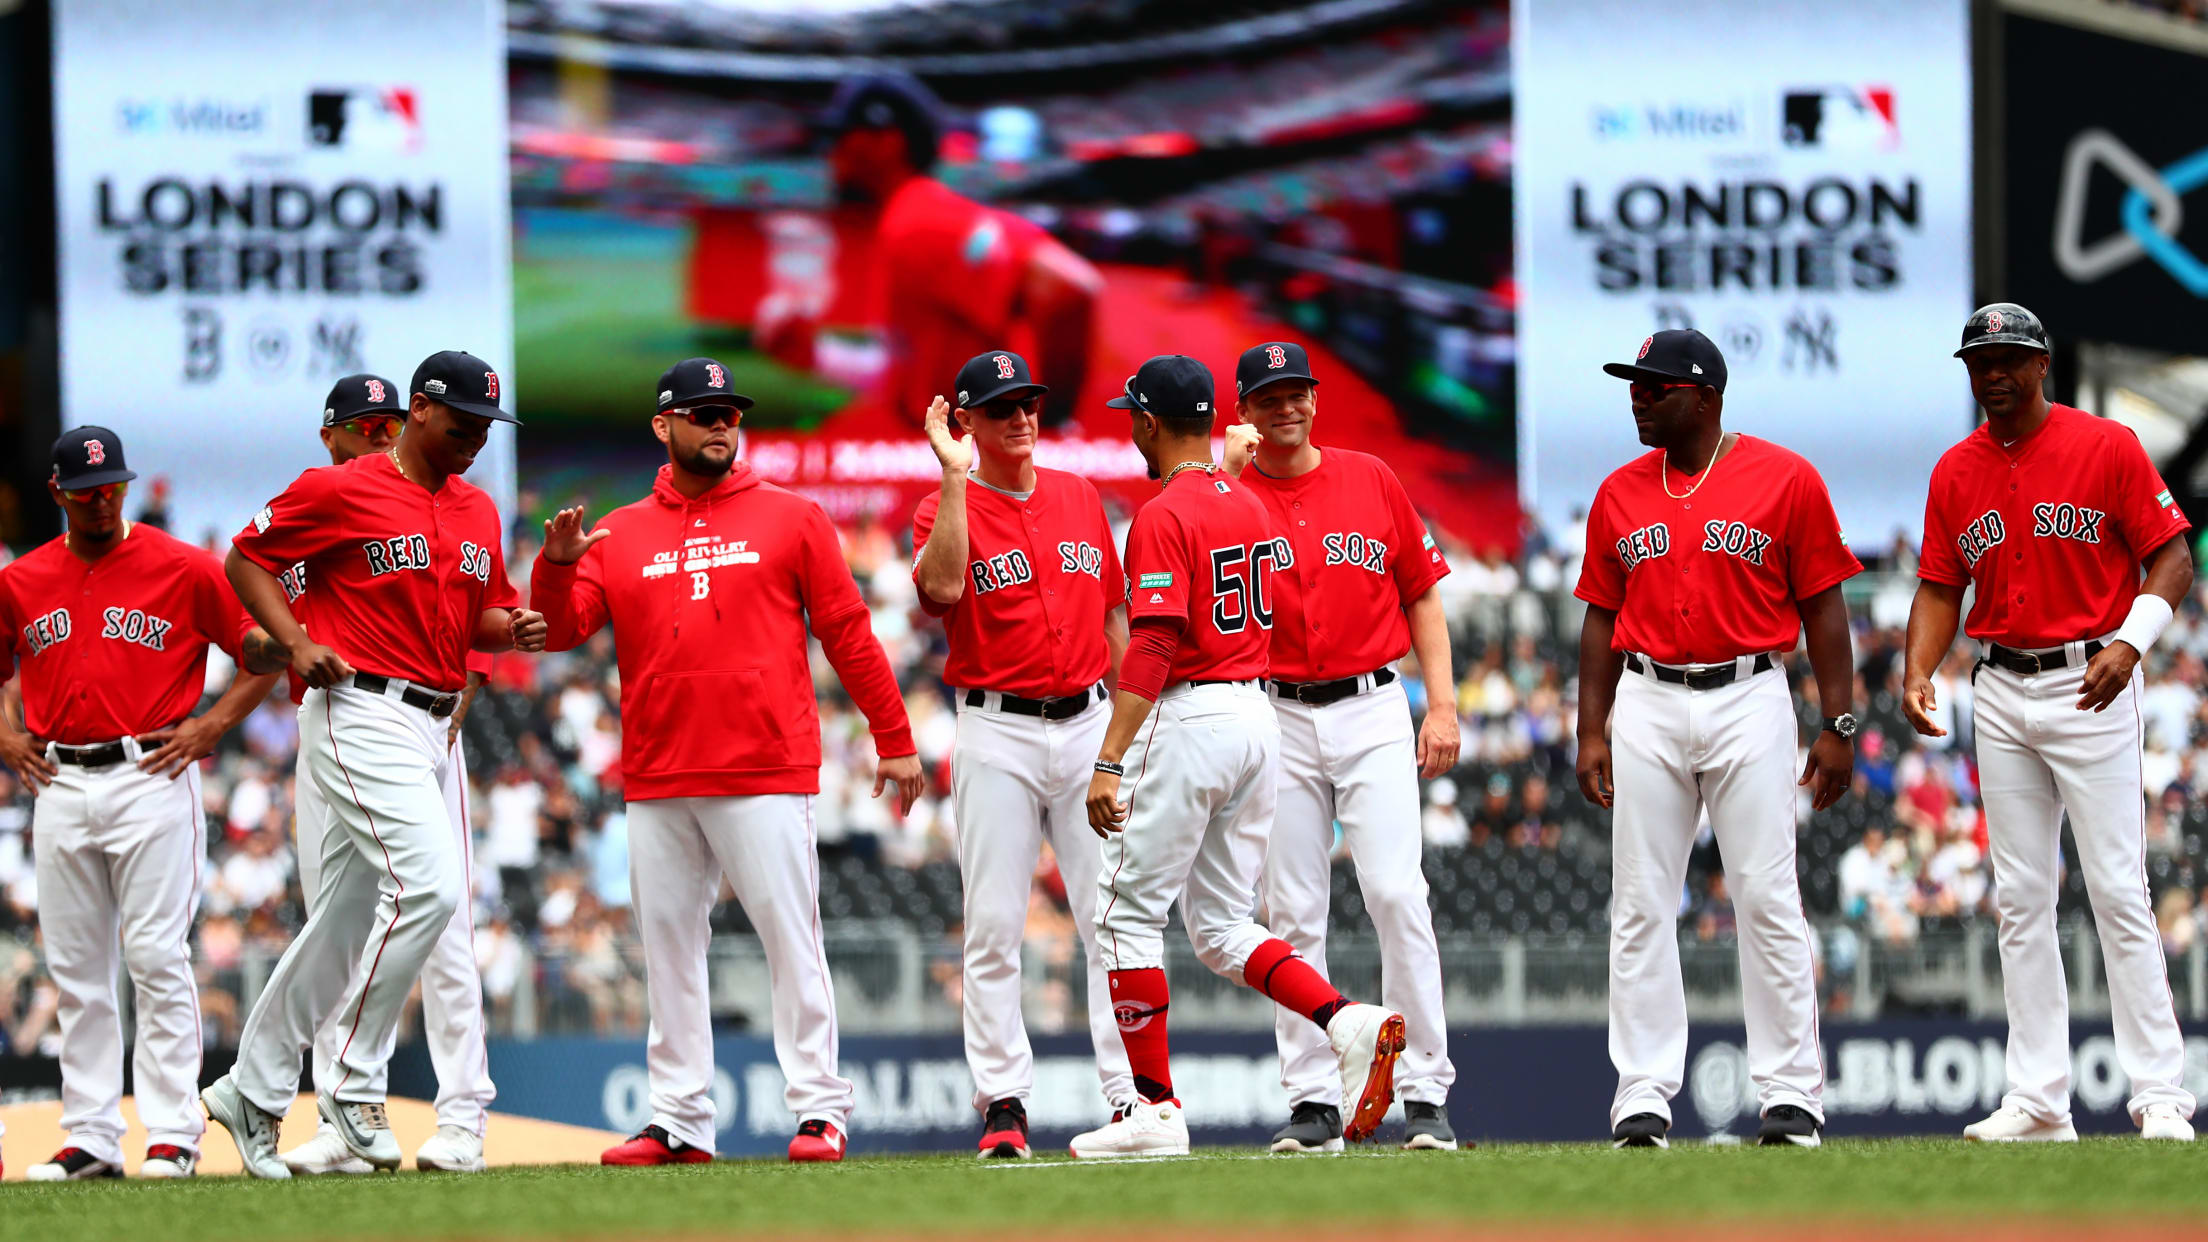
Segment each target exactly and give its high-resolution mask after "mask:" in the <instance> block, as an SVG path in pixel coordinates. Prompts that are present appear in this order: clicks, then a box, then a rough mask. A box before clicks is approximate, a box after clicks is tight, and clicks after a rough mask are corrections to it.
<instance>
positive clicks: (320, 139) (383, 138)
mask: <svg viewBox="0 0 2208 1242" xmlns="http://www.w3.org/2000/svg"><path fill="white" fill-rule="evenodd" d="M307 145H309V146H315V147H345V148H348V149H351V150H356V151H380V152H386V153H391V154H400V155H412V154H414V153H415V152H417V151H420V150H421V149H422V112H421V104H420V101H419V99H418V98H417V97H416V95H415V93H414V88H413V87H411V86H362V87H323V88H321V89H319V90H315V91H311V92H309V93H308V95H307Z"/></svg>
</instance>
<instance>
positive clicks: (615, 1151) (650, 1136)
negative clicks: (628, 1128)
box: [598, 1126, 713, 1165]
mask: <svg viewBox="0 0 2208 1242" xmlns="http://www.w3.org/2000/svg"><path fill="white" fill-rule="evenodd" d="M712 1162H713V1153H712V1152H709V1151H707V1150H706V1149H705V1148H703V1147H692V1146H691V1145H690V1144H688V1143H685V1142H683V1141H682V1140H681V1139H678V1138H674V1137H672V1136H670V1135H669V1134H668V1133H667V1131H665V1130H663V1129H661V1128H660V1127H658V1126H646V1127H644V1128H643V1129H642V1130H639V1131H637V1133H636V1137H635V1138H632V1139H630V1140H629V1141H628V1142H626V1143H622V1144H619V1145H617V1146H614V1147H608V1148H607V1149H606V1150H605V1154H603V1155H601V1156H599V1157H598V1163H600V1164H627V1165H645V1164H711V1163H712Z"/></svg>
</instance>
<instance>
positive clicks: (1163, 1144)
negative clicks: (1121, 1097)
mask: <svg viewBox="0 0 2208 1242" xmlns="http://www.w3.org/2000/svg"><path fill="white" fill-rule="evenodd" d="M1068 1150H1069V1151H1071V1152H1072V1153H1073V1155H1074V1158H1075V1159H1077V1160H1126V1159H1130V1158H1133V1157H1139V1156H1185V1155H1187V1154H1188V1119H1187V1118H1186V1117H1183V1116H1182V1115H1181V1102H1180V1101H1179V1100H1159V1101H1156V1102H1154V1103H1153V1102H1147V1101H1146V1102H1144V1103H1141V1104H1137V1105H1135V1106H1134V1107H1132V1108H1130V1109H1129V1110H1128V1111H1127V1115H1126V1116H1124V1117H1121V1118H1120V1119H1119V1120H1117V1121H1114V1122H1112V1123H1110V1124H1109V1125H1106V1126H1104V1127H1103V1128H1102V1129H1098V1130H1091V1131H1089V1132H1088V1133H1086V1134H1076V1135H1074V1136H1073V1144H1072V1146H1071V1147H1069V1148H1068Z"/></svg>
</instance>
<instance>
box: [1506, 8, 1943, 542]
mask: <svg viewBox="0 0 2208 1242" xmlns="http://www.w3.org/2000/svg"><path fill="white" fill-rule="evenodd" d="M1966 7H1967V6H1966V5H1965V4H1964V2H1963V0H1863V2H1861V3H1856V4H1845V5H1825V6H1821V7H1819V8H1818V9H1817V18H1816V20H1815V21H1783V20H1777V19H1775V17H1774V15H1773V13H1772V11H1771V6H1770V5H1769V4H1768V3H1766V2H1765V0H1694V2H1692V3H1683V4H1674V5H1667V6H1665V8H1664V10H1663V13H1662V15H1661V17H1654V16H1652V15H1651V13H1650V12H1649V10H1648V7H1647V6H1646V5H1644V4H1640V3H1636V2H1635V0H1572V2H1571V3H1554V4H1552V3H1540V4H1535V3H1531V0H1516V3H1515V4H1514V8H1513V13H1512V21H1511V39H1512V54H1511V61H1512V72H1513V73H1514V74H1515V78H1516V82H1515V88H1516V94H1515V98H1514V104H1513V106H1514V109H1515V120H1514V126H1515V131H1514V134H1513V152H1514V158H1515V161H1516V169H1515V178H1516V184H1515V193H1514V195H1513V199H1514V211H1515V213H1516V228H1515V233H1516V241H1517V277H1518V288H1519V298H1520V300H1519V309H1518V343H1519V361H1518V383H1519V407H1518V410H1519V413H1518V418H1519V425H1518V443H1519V466H1518V469H1519V483H1520V490H1521V493H1522V495H1523V496H1524V498H1525V499H1526V501H1527V503H1528V504H1529V505H1530V506H1531V507H1533V508H1534V509H1535V510H1536V511H1537V512H1538V513H1539V514H1540V516H1541V517H1542V518H1543V519H1544V520H1545V521H1546V522H1547V523H1549V525H1550V526H1551V528H1552V529H1557V528H1560V527H1561V526H1562V525H1563V524H1564V523H1565V521H1566V520H1567V518H1568V517H1569V515H1570V514H1571V513H1572V512H1573V511H1574V510H1575V509H1584V508H1585V507H1586V506H1587V505H1588V504H1589V503H1590V502H1591V501H1592V500H1593V498H1594V494H1595V488H1596V487H1597V486H1598V485H1599V484H1600V483H1601V482H1602V479H1603V477H1604V476H1605V475H1607V474H1608V473H1609V472H1610V471H1612V470H1614V469H1616V468H1617V467H1618V466H1620V465H1623V464H1624V463H1625V462H1627V461H1628V460H1630V459H1631V458H1633V457H1634V456H1636V455H1637V454H1639V453H1642V452H1645V451H1646V450H1645V449H1644V448H1642V447H1641V445H1640V443H1639V441H1638V439H1637V438H1636V436H1635V434H1634V429H1633V422H1632V418H1631V412H1630V405H1629V400H1628V397H1627V394H1626V386H1625V384H1624V382H1623V381H1620V380H1616V379H1612V378H1610V377H1609V376H1607V375H1604V374H1603V372H1602V364H1603V363H1606V362H1628V361H1631V360H1632V359H1633V357H1634V355H1635V351H1636V350H1637V349H1638V348H1639V346H1640V344H1641V342H1642V341H1643V340H1644V339H1645V338H1646V337H1647V336H1648V335H1649V333H1651V332H1654V331H1656V330H1657V329H1660V328H1696V329H1699V330H1701V331H1702V332H1704V333H1706V334H1708V335H1709V337H1710V338H1711V339H1712V340H1714V341H1716V342H1717V344H1718V347H1719V348H1720V349H1721V350H1723V351H1724V355H1725V361H1726V366H1727V370H1728V372H1729V376H1730V378H1729V384H1728V387H1727V389H1726V393H1725V425H1726V426H1727V427H1728V428H1729V429H1732V430H1736V431H1744V432H1747V433H1750V434H1752V435H1758V436H1762V437H1765V438H1767V439H1770V440H1773V441H1775V442H1777V443H1778V444H1780V445H1783V446H1785V447H1787V448H1790V449H1793V450H1794V451H1796V452H1798V453H1800V454H1802V455H1803V456H1804V457H1806V458H1808V459H1809V461H1810V462H1811V463H1812V464H1814V465H1815V466H1816V467H1817V468H1818V469H1819V470H1820V471H1821V472H1822V473H1823V474H1824V477H1825V480H1826V482H1827V484H1828V485H1829V487H1830V489H1831V491H1832V495H1833V500H1834V501H1835V503H1836V504H1837V506H1838V508H1839V513H1840V519H1841V523H1842V526H1843V528H1844V529H1845V530H1846V532H1847V534H1848V536H1849V542H1850V543H1851V544H1854V545H1856V546H1858V547H1871V546H1883V545H1884V544H1886V543H1887V541H1888V540H1890V539H1891V538H1892V537H1893V535H1894V533H1895V531H1896V530H1897V529H1898V530H1907V531H1909V532H1912V535H1913V534H1914V532H1916V531H1917V530H1918V529H1919V527H1920V526H1921V525H1922V524H1923V518H1924V496H1925V485H1926V481H1927V480H1928V479H1929V477H1930V475H1931V471H1932V465H1933V463H1934V462H1935V461H1936V460H1937V459H1938V457H1939V454H1940V452H1941V451H1942V450H1944V449H1945V448H1947V447H1948V446H1949V445H1951V444H1953V443H1954V442H1955V441H1956V440H1958V439H1960V438H1961V437H1962V436H1963V435H1964V434H1965V433H1966V432H1968V431H1969V430H1970V429H1971V427H1972V426H1973V425H1974V423H1973V417H1974V416H1973V407H1972V404H1971V400H1970V393H1969V387H1968V383H1967V381H1966V379H1965V376H1964V373H1963V369H1962V367H1961V365H1960V364H1958V363H1956V362H1955V361H1954V360H1953V359H1952V358H1950V357H1949V355H1950V353H1951V352H1952V351H1953V350H1954V348H1955V342H1956V340H1957V338H1958V334H1959V333H1960V332H1961V329H1962V323H1963V319H1964V317H1965V316H1967V315H1968V314H1969V312H1970V309H1971V295H1972V286H1971V140H1970V126H1971V119H1970V89H1971V88H1970V81H1971V78H1970V54H1969V53H1970V48H1969V23H1968V20H1967V13H1966ZM1625 31H1630V32H1631V34H1630V36H1629V37H1628V36H1626V35H1624V34H1622V33H1621V32H1625Z"/></svg>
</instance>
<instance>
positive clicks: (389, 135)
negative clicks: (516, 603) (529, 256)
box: [54, 0, 526, 540]
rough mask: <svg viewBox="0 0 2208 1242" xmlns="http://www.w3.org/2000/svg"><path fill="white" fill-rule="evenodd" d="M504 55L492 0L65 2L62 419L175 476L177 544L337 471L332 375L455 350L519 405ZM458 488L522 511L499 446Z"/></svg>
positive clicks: (145, 471)
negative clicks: (309, 475) (324, 434)
mask: <svg viewBox="0 0 2208 1242" xmlns="http://www.w3.org/2000/svg"><path fill="white" fill-rule="evenodd" d="M397 30H405V31H406V32H407V33H406V38H405V41H404V43H405V51H404V54H403V55H384V54H374V53H372V52H371V54H367V55H364V54H363V53H364V51H367V50H370V49H383V50H384V51H391V50H393V44H392V37H393V34H392V32H393V31H397ZM241 35H249V38H250V42H251V45H252V51H251V54H250V55H243V56H241V55H240V54H239V44H238V40H239V38H240V37H241ZM505 38H506V35H505V6H503V5H501V4H498V3H495V2H494V0H452V2H451V3H444V4H434V5H424V4H420V3H415V2H414V0H351V2H350V3H347V4H343V5H301V4H297V3H294V2H292V0H194V2H193V3H191V4H174V3H161V2H159V0H71V2H70V3H68V4H61V5H56V6H54V129H55V139H54V142H55V151H54V157H55V179H56V199H57V207H58V211H59V226H58V233H59V238H58V245H59V288H60V298H61V415H62V423H63V425H64V426H68V427H75V426H81V425H83V424H86V423H95V424H99V425H102V426H106V427H109V428H111V429H113V430H114V431H115V432H116V433H117V434H118V435H120V436H121V437H122V439H123V443H124V445H125V447H126V448H127V450H128V455H129V461H130V465H131V468H132V469H134V470H136V471H137V472H138V473H139V475H140V476H141V478H144V479H151V478H153V477H154V476H167V477H168V479H169V480H170V482H171V483H172V484H173V485H174V496H173V500H172V503H171V513H172V527H171V528H172V530H173V531H174V532H175V533H176V534H177V535H179V536H180V537H183V538H186V539H192V540H196V539H198V538H199V537H201V536H202V535H203V534H205V533H207V532H209V531H213V532H217V533H219V534H220V535H221V536H223V537H224V538H227V537H228V536H229V535H230V534H231V533H233V532H235V531H236V530H237V529H238V528H239V527H241V526H243V525H244V524H245V520H246V518H247V517H249V516H251V515H252V513H253V512H254V511H255V510H256V509H258V508H259V507H260V506H261V505H262V504H263V503H265V502H266V501H267V500H268V498H269V497H270V496H272V495H274V494H275V493H276V492H278V491H279V490H281V489H282V488H283V487H284V485H285V484H287V483H289V482H290V481H291V479H292V478H293V476H295V475H296V474H297V473H298V472H299V471H300V470H303V469H305V468H307V467H309V466H324V465H328V464H329V457H328V455H327V454H326V453H325V452H324V451H323V449H322V447H321V445H320V444H319V443H318V442H317V440H316V434H315V433H316V430H317V428H319V427H320V425H321V415H322V408H323V406H322V401H323V398H324V397H325V396H326V395H327V394H328V392H329V389H330V384H331V382H332V381H333V380H335V379H336V378H337V377H338V376H340V375H345V374H349V373H352V372H357V371H372V372H374V373H376V374H378V375H382V376H384V377H386V378H388V379H391V380H393V381H394V382H396V383H397V384H399V385H400V386H401V387H402V388H403V386H404V385H405V384H406V383H407V382H408V380H409V379H410V378H411V377H412V376H413V373H414V367H415V365H416V364H417V363H419V362H420V361H421V360H422V359H423V358H425V357H427V356H428V355H429V354H431V353H434V352H436V351H437V350H440V349H464V350H467V351H469V352H471V353H474V354H476V355H477V356H479V357H481V358H482V359H484V360H485V361H486V362H488V363H490V364H491V365H492V366H493V367H496V368H497V369H498V370H499V372H500V374H501V376H502V378H504V379H505V380H507V381H508V387H507V388H506V393H507V399H506V405H507V408H509V409H514V408H521V407H516V406H515V404H514V402H513V400H512V396H513V392H514V387H513V385H512V383H511V381H512V380H513V376H512V374H511V372H512V367H513V352H514V351H513V306H512V301H513V299H512V263H511V260H510V257H509V255H510V250H511V245H512V239H511V231H510V223H509V222H510V218H511V209H510V205H509V198H508V193H507V151H506V44H505ZM525 416H526V415H525ZM469 479H470V481H471V482H474V483H475V484H477V485H478V486H480V487H483V488H484V489H485V490H487V491H489V492H490V493H491V495H492V497H493V498H494V499H496V500H497V501H498V502H499V505H500V507H501V508H502V509H503V510H505V511H507V512H509V513H510V512H511V511H512V505H513V499H514V443H513V433H512V431H511V430H510V429H508V428H506V427H505V426H503V425H500V426H495V427H494V428H493V429H492V432H491V439H490V443H489V444H488V445H487V446H486V447H485V449H484V451H483V452H482V454H481V455H479V456H478V458H477V461H476V465H475V467H474V468H473V469H471V470H470V471H469ZM139 487H140V493H139V494H140V496H141V497H142V496H144V495H145V490H146V487H147V485H146V484H145V483H141V484H140V485H139ZM131 511H132V512H135V507H133V508H132V509H131Z"/></svg>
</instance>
